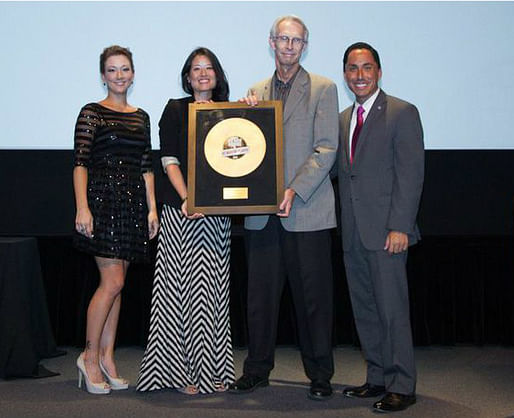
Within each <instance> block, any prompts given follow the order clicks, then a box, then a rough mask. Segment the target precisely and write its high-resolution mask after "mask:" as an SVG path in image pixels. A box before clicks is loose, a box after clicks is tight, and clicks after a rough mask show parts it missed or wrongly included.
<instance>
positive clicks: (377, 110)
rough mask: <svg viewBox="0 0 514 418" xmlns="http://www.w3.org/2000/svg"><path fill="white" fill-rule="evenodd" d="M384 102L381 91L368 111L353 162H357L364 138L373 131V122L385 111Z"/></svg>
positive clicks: (384, 98) (384, 96) (364, 141)
mask: <svg viewBox="0 0 514 418" xmlns="http://www.w3.org/2000/svg"><path fill="white" fill-rule="evenodd" d="M386 102H387V100H386V95H385V93H384V92H383V91H382V90H381V91H380V93H379V94H378V96H377V98H376V100H375V103H373V106H372V107H371V109H370V110H369V115H368V117H367V118H366V120H365V122H364V125H363V126H362V130H361V132H360V134H359V141H358V142H357V149H356V150H355V162H358V161H359V152H360V150H361V149H362V147H363V146H364V144H365V143H366V138H367V137H368V136H369V132H370V130H371V129H373V125H374V122H375V120H376V119H377V118H379V117H380V115H381V114H382V113H383V112H384V111H385V107H386Z"/></svg>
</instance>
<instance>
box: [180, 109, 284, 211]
mask: <svg viewBox="0 0 514 418" xmlns="http://www.w3.org/2000/svg"><path fill="white" fill-rule="evenodd" d="M188 141H189V143H188V145H189V155H188V173H187V190H188V197H187V210H188V212H189V213H194V212H198V213H204V214H206V215H230V214H234V215H235V214H264V213H277V212H278V206H279V204H280V201H281V199H282V198H283V192H284V171H283V148H282V147H283V142H282V102H280V101H264V102H260V103H259V104H258V105H257V106H248V105H246V104H245V103H233V102H218V103H191V104H189V138H188Z"/></svg>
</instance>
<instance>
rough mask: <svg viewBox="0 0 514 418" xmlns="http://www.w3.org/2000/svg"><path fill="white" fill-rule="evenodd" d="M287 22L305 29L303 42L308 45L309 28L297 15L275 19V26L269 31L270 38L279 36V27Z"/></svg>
mask: <svg viewBox="0 0 514 418" xmlns="http://www.w3.org/2000/svg"><path fill="white" fill-rule="evenodd" d="M285 20H288V21H292V22H296V23H298V24H299V25H301V26H302V28H303V40H304V41H305V42H306V43H307V42H308V41H309V29H307V26H306V25H305V23H303V20H302V19H300V18H299V17H298V16H295V15H286V16H280V17H277V18H276V19H275V21H274V22H273V25H272V26H271V29H270V31H269V36H270V38H274V37H275V36H277V32H278V26H279V25H280V24H281V23H282V22H283V21H285Z"/></svg>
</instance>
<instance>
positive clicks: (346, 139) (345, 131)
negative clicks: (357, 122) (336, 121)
mask: <svg viewBox="0 0 514 418" xmlns="http://www.w3.org/2000/svg"><path fill="white" fill-rule="evenodd" d="M352 113H353V106H352V107H351V108H350V109H347V110H346V111H345V112H344V113H343V123H342V125H343V126H342V132H341V138H342V139H343V144H342V145H343V158H344V162H345V163H346V166H347V167H348V166H349V165H350V121H351V119H352Z"/></svg>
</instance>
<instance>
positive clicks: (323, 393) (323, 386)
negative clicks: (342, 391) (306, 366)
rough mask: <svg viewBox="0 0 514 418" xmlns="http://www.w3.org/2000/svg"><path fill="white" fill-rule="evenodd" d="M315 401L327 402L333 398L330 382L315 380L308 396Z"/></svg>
mask: <svg viewBox="0 0 514 418" xmlns="http://www.w3.org/2000/svg"><path fill="white" fill-rule="evenodd" d="M308 396H309V398H310V399H313V400H315V401H326V400H327V399H330V398H331V397H332V386H331V385H330V382H329V381H328V380H313V381H312V382H311V388H310V389H309V394H308Z"/></svg>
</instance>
